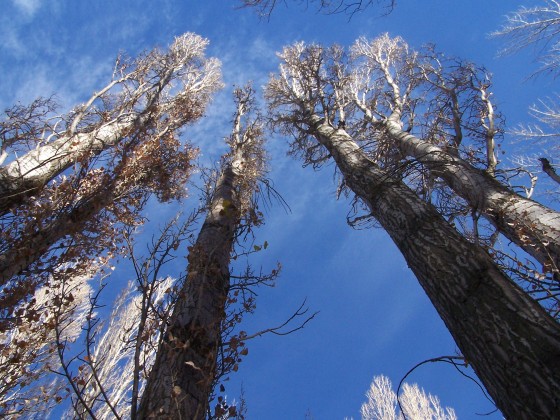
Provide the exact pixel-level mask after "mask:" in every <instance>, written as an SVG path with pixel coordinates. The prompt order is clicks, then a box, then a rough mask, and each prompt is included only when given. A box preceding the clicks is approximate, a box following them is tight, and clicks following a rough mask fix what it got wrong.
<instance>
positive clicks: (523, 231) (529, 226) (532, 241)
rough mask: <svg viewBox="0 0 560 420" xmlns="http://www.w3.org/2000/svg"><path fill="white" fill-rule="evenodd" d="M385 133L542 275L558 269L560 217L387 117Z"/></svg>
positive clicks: (559, 259) (559, 263)
mask: <svg viewBox="0 0 560 420" xmlns="http://www.w3.org/2000/svg"><path fill="white" fill-rule="evenodd" d="M386 126H387V132H388V133H389V135H390V136H391V138H392V139H393V140H394V141H395V142H396V144H397V146H398V147H399V149H400V150H401V151H402V152H403V153H404V154H405V155H407V156H411V157H413V158H415V159H417V160H418V161H419V162H421V163H422V164H424V165H425V166H426V168H428V169H429V170H430V171H431V172H432V173H433V174H434V175H436V176H438V177H441V178H442V179H443V180H444V181H445V182H446V183H447V184H448V185H449V187H450V188H451V189H452V190H453V191H454V192H455V193H456V194H457V195H458V196H460V197H462V198H463V199H464V200H466V201H467V202H468V203H469V205H470V206H471V207H472V208H473V209H475V210H477V211H479V212H480V213H482V214H483V215H484V216H485V217H486V219H488V220H489V221H490V222H491V223H492V224H493V225H494V226H495V227H496V228H497V229H498V230H499V231H500V232H501V233H502V234H503V235H504V236H506V237H507V238H508V239H510V240H511V241H512V242H514V243H515V244H516V245H518V246H519V247H520V248H522V249H523V250H525V251H526V252H527V253H528V254H530V255H532V256H533V257H534V258H535V259H536V260H537V261H539V262H540V263H541V264H542V265H543V268H544V269H545V270H546V271H549V272H550V271H552V272H558V270H560V213H558V212H557V211H554V210H552V209H550V208H548V207H546V206H543V205H542V204H539V203H537V202H536V201H533V200H530V199H528V198H524V197H522V196H520V195H519V194H516V193H514V192H513V191H511V190H510V189H509V188H507V187H505V186H504V185H502V184H500V183H499V182H498V181H497V180H495V179H494V178H493V177H492V176H490V175H488V174H486V173H485V172H484V171H482V170H479V169H477V168H474V167H473V166H471V165H470V164H469V163H468V162H465V161H464V160H462V159H460V158H458V157H454V156H452V155H451V154H449V153H447V152H445V151H444V150H442V149H440V148H439V147H437V146H434V145H432V144H430V143H428V142H425V141H422V140H420V139H418V138H417V137H415V136H413V135H412V134H410V133H408V132H406V131H403V130H402V128H401V127H400V124H399V123H396V122H394V121H392V120H391V119H389V120H388V121H387V122H386Z"/></svg>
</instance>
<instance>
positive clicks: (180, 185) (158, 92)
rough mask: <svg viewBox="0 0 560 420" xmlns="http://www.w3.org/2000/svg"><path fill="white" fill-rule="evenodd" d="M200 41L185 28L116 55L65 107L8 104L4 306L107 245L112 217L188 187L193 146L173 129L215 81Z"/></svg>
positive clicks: (133, 213)
mask: <svg viewBox="0 0 560 420" xmlns="http://www.w3.org/2000/svg"><path fill="white" fill-rule="evenodd" d="M206 45H207V41H206V40H205V39H203V38H201V37H199V36H197V35H194V34H190V33H187V34H185V35H183V36H181V37H178V38H177V39H176V40H175V42H174V43H173V44H172V45H171V46H170V47H169V49H168V50H167V51H159V50H153V51H151V52H150V53H147V54H145V55H143V56H141V57H139V58H137V59H135V60H129V59H125V58H120V59H119V60H117V64H116V66H115V72H114V76H113V80H112V81H111V83H109V85H107V86H106V87H105V88H103V89H102V90H101V91H100V92H98V93H96V94H95V95H93V96H92V98H90V100H89V101H88V102H87V103H86V104H84V105H82V106H80V107H78V108H76V109H75V110H74V111H73V112H72V113H71V114H70V115H67V116H65V117H56V118H53V117H51V116H50V115H49V111H50V110H51V108H52V106H53V105H52V102H51V101H50V100H38V101H36V102H34V103H33V104H32V105H31V106H29V107H16V108H14V109H12V110H11V111H9V112H8V118H7V119H6V121H5V122H3V123H2V126H1V127H2V128H1V129H0V132H1V134H2V153H3V155H4V156H9V158H7V159H5V162H7V163H6V164H5V165H4V167H2V168H1V170H0V172H1V175H0V185H1V187H0V188H3V190H2V193H1V194H0V197H1V198H0V200H2V202H3V205H4V207H2V209H3V210H2V214H3V215H2V216H1V219H0V225H1V229H2V230H1V233H0V252H1V253H2V255H0V287H2V292H3V293H2V295H1V297H0V301H1V302H2V305H1V307H2V311H7V312H8V313H9V312H10V311H11V309H12V308H14V307H15V306H16V305H17V304H18V303H19V302H20V301H21V299H23V298H24V297H25V296H26V295H28V294H29V293H32V292H33V289H34V287H36V285H38V284H41V283H42V282H44V281H45V278H46V277H45V276H48V275H49V272H50V271H52V267H57V266H63V265H64V264H66V263H69V264H71V265H72V266H73V267H75V265H76V264H80V263H82V262H83V263H84V264H86V265H87V258H88V256H89V255H102V254H103V253H105V254H111V253H114V252H115V250H116V244H118V243H119V241H120V240H122V237H120V230H119V229H118V223H121V222H123V223H125V224H126V223H129V224H130V223H132V221H133V220H136V222H137V223H139V222H140V220H141V217H140V215H139V212H140V209H141V208H142V206H143V204H144V203H145V202H146V200H147V199H148V198H149V197H150V196H151V195H152V194H155V195H157V197H158V198H159V199H160V200H161V201H167V200H170V199H173V198H177V197H180V196H183V195H184V194H185V188H184V183H185V180H186V179H187V178H188V176H189V174H190V169H191V167H192V163H191V161H192V159H193V157H194V155H195V154H196V149H195V148H194V147H193V146H191V145H188V144H185V143H184V142H182V141H181V140H179V138H178V134H179V130H180V129H181V128H182V127H184V126H185V125H186V124H189V123H192V122H194V121H195V120H197V119H198V118H199V117H200V116H201V115H202V113H203V112H204V109H205V106H206V105H207V103H208V102H209V100H210V97H211V95H212V93H213V92H215V91H216V90H217V89H218V88H220V87H221V82H220V68H219V62H218V61H217V60H215V59H207V58H205V57H204V49H205V47H206ZM22 151H26V153H25V154H24V155H23V156H21V157H19V158H17V157H14V156H12V155H10V154H9V153H13V154H14V155H15V153H21V152H22ZM7 153H8V155H6V154H7Z"/></svg>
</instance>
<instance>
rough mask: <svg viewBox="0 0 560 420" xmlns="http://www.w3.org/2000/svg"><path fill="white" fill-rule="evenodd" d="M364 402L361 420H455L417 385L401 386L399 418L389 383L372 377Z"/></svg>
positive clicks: (386, 379)
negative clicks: (401, 410)
mask: <svg viewBox="0 0 560 420" xmlns="http://www.w3.org/2000/svg"><path fill="white" fill-rule="evenodd" d="M366 397H367V401H366V402H365V403H363V404H362V407H361V409H360V413H361V415H362V420H398V419H399V420H400V419H409V420H425V419H431V420H456V419H457V416H456V415H455V411H454V410H453V409H452V408H448V407H446V408H443V407H442V406H441V404H440V402H439V399H438V398H437V397H436V396H434V395H432V394H429V393H428V394H427V395H426V392H425V391H424V390H423V389H421V388H420V387H419V386H418V385H417V384H412V385H409V384H407V383H405V384H404V385H403V387H402V393H401V395H400V396H399V400H400V404H401V406H402V409H403V414H404V415H403V414H401V413H400V412H399V409H398V404H397V394H396V393H395V391H393V388H392V385H391V380H390V379H389V378H387V377H386V376H383V375H380V376H375V377H374V378H373V381H372V383H371V385H370V387H369V389H368V390H367V392H366Z"/></svg>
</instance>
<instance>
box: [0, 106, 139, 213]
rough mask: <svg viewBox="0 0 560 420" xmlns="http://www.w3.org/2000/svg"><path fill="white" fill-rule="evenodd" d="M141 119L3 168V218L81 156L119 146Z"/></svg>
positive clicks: (66, 140) (65, 140)
mask: <svg viewBox="0 0 560 420" xmlns="http://www.w3.org/2000/svg"><path fill="white" fill-rule="evenodd" d="M141 118H142V117H141V116H140V115H135V116H127V117H126V118H123V119H121V120H119V121H113V122H110V123H108V124H105V125H102V126H101V127H99V128H97V129H95V130H93V131H91V132H89V133H77V134H74V135H72V136H63V137H61V138H59V139H57V140H55V141H53V142H51V143H49V144H46V145H44V146H39V147H37V148H36V149H34V150H32V151H30V152H28V153H27V154H25V155H24V156H22V157H20V158H18V159H16V160H14V161H12V162H10V163H9V164H8V165H6V166H5V167H3V168H0V215H3V214H5V213H6V212H7V211H9V209H10V207H11V206H12V205H14V204H16V203H18V202H19V201H21V199H22V198H23V197H25V196H28V195H32V194H34V193H35V192H36V191H37V190H39V189H40V188H41V187H43V186H44V185H45V184H46V183H47V182H49V181H50V180H51V179H53V178H54V177H55V176H57V175H58V174H60V173H61V172H62V171H64V170H65V169H67V168H69V167H70V166H72V165H73V164H74V163H76V162H77V161H78V160H79V159H80V157H81V156H84V155H85V154H90V153H91V154H93V155H96V154H99V153H101V152H102V151H103V150H106V149H108V148H110V147H112V146H114V145H116V144H117V143H118V142H119V141H120V140H121V139H122V138H123V137H124V136H125V135H126V134H127V133H128V131H129V130H130V129H132V128H133V127H134V125H135V124H138V123H141V121H140V119H141Z"/></svg>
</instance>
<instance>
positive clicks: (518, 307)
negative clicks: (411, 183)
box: [307, 114, 560, 419]
mask: <svg viewBox="0 0 560 420" xmlns="http://www.w3.org/2000/svg"><path fill="white" fill-rule="evenodd" d="M307 122H308V124H309V126H310V127H311V132H312V133H313V135H314V136H315V138H316V139H317V140H318V141H319V142H320V143H321V144H322V145H324V146H325V147H326V148H327V149H328V151H329V152H330V154H331V155H332V157H333V158H334V160H335V162H336V164H337V166H338V168H339V169H340V171H341V173H342V174H343V176H344V179H345V182H346V184H347V185H348V186H349V187H350V188H351V189H352V190H353V191H354V192H355V193H356V195H357V196H358V197H359V198H361V199H362V200H363V201H364V202H365V203H366V204H367V205H368V206H369V208H370V210H371V214H372V215H373V216H374V217H375V218H376V219H377V220H378V221H379V223H380V224H381V225H382V226H383V228H384V229H385V230H386V231H387V232H388V234H389V235H390V236H391V238H392V239H393V241H394V243H395V244H396V245H397V247H398V248H399V250H400V251H401V252H402V254H403V255H404V257H405V259H406V261H407V264H408V266H409V267H410V268H411V270H412V271H413V272H414V274H415V275H416V277H417V278H418V280H419V282H420V284H421V286H422V287H423V289H424V290H425V292H426V294H427V295H428V297H429V298H430V300H431V302H432V304H433V305H434V306H435V308H436V309H437V311H438V313H439V315H440V317H441V318H442V319H443V321H444V322H445V324H446V326H447V328H448V329H449V331H450V333H451V334H452V336H453V337H454V339H455V341H456V343H457V345H458V346H459V348H460V349H461V352H462V353H463V355H464V357H465V358H466V360H467V361H468V362H469V363H471V364H472V366H473V369H474V370H475V372H476V373H477V375H478V376H479V378H480V379H481V381H482V382H483V384H484V385H485V387H486V388H487V390H488V392H489V394H490V395H491V396H492V398H493V399H494V401H495V402H496V405H497V406H498V408H499V409H500V410H501V411H502V412H503V414H504V415H505V416H506V417H507V418H512V419H551V418H555V417H556V416H557V415H558V413H559V412H560V326H559V325H558V324H557V323H556V322H555V321H554V320H553V319H552V318H551V317H550V316H549V315H548V314H547V313H546V312H545V311H544V310H543V308H542V307H541V306H540V305H538V303H536V302H535V301H534V300H532V299H531V298H530V297H529V296H528V295H527V294H526V293H524V292H523V290H522V289H520V288H519V287H518V286H517V285H515V284H514V283H512V281H511V280H510V279H509V278H507V276H505V275H504V274H503V273H502V272H501V271H500V270H499V269H498V268H497V267H496V265H495V264H494V262H493V261H492V259H491V258H490V257H489V256H488V254H487V253H486V252H484V250H482V249H481V248H480V247H478V246H476V245H474V244H472V243H470V242H468V241H467V240H466V239H465V238H463V237H462V236H461V235H460V234H459V233H458V232H457V231H456V230H455V229H454V228H453V227H452V226H451V225H450V224H448V223H447V222H446V221H445V220H444V219H443V218H442V217H441V215H440V214H439V213H438V212H437V211H436V210H435V208H434V207H433V206H432V205H430V204H428V203H426V202H425V201H423V200H421V199H420V198H419V197H418V196H417V195H416V194H415V193H414V192H413V191H411V190H410V189H409V188H408V187H407V186H406V185H405V184H403V183H402V182H401V181H400V180H398V179H394V178H392V177H391V176H390V175H388V174H387V173H386V172H385V171H383V170H381V169H380V168H379V167H378V166H377V165H376V164H375V163H373V162H372V161H371V160H369V159H368V158H367V156H366V155H365V154H364V153H363V152H362V151H361V150H360V148H359V147H358V145H357V144H356V143H355V142H354V141H353V140H352V138H351V137H350V136H349V135H348V134H347V133H346V132H345V131H343V130H340V129H338V130H337V129H334V128H333V127H332V126H330V125H328V124H325V123H323V122H321V118H320V117H319V116H317V115H311V114H310V115H309V116H308V121H307Z"/></svg>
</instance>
